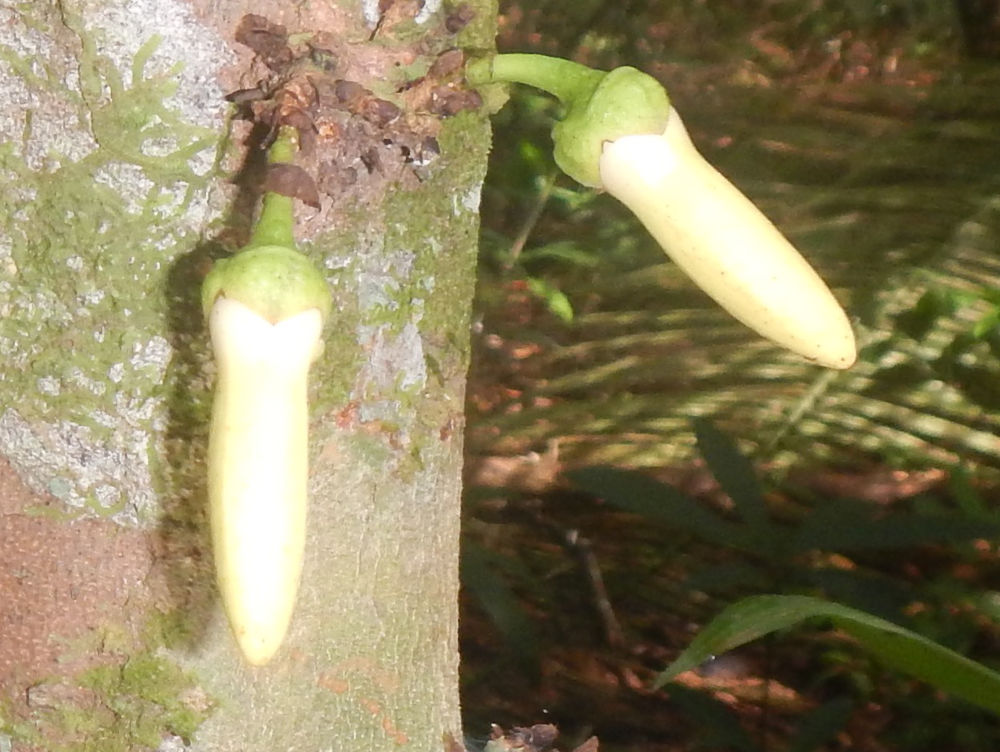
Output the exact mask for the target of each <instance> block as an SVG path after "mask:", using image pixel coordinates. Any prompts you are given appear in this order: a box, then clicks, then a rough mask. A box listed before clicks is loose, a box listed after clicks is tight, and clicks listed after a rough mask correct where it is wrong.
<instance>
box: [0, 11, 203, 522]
mask: <svg viewBox="0 0 1000 752" xmlns="http://www.w3.org/2000/svg"><path fill="white" fill-rule="evenodd" d="M64 20H65V23H66V24H67V25H68V26H69V27H70V28H71V29H72V30H73V31H75V32H76V33H77V34H78V37H79V45H80V47H79V50H78V51H77V52H76V58H77V61H78V67H77V68H76V70H75V71H68V70H60V69H59V66H58V65H57V64H55V63H52V64H49V65H46V66H41V65H37V64H35V61H34V60H33V59H32V58H31V57H30V56H28V55H26V54H24V53H22V52H19V51H18V50H16V49H12V48H9V47H0V60H2V61H3V62H4V63H6V67H7V69H8V72H9V74H10V75H13V76H16V77H18V78H20V80H21V84H22V85H23V86H24V87H25V88H26V89H27V90H29V91H34V92H37V94H38V96H40V97H42V98H44V99H45V101H47V102H56V103H58V107H59V108H62V109H63V110H67V111H69V112H75V114H76V117H77V118H78V120H79V122H80V123H81V124H84V125H85V128H84V129H83V130H81V131H79V132H77V133H73V134H69V135H68V136H67V137H66V139H65V140H60V141H51V138H52V134H51V132H50V131H45V132H40V127H41V126H40V120H39V116H37V114H36V116H34V117H27V116H26V117H25V123H24V138H23V139H22V142H21V143H20V144H18V143H16V142H14V141H8V142H7V143H5V144H2V145H0V176H2V177H3V179H4V180H5V182H6V184H7V186H8V188H7V190H6V191H5V201H4V202H3V203H2V204H0V238H2V239H3V240H4V241H5V242H4V243H3V244H0V248H2V247H3V245H6V246H7V248H8V249H9V255H6V254H4V253H3V252H2V251H0V308H2V311H0V313H2V316H0V353H2V354H3V356H4V358H5V366H6V367H5V374H4V379H3V381H2V387H0V390H2V391H0V402H2V403H3V404H4V405H6V406H9V407H12V408H13V409H15V410H16V412H17V415H18V416H19V417H20V419H22V420H23V421H24V422H25V423H26V424H27V425H31V426H37V425H40V424H44V425H47V426H49V427H50V429H51V432H52V433H54V434H59V435H60V436H61V437H63V438H62V439H57V441H63V442H64V443H72V442H74V441H84V442H85V443H90V442H93V443H94V444H96V445H98V446H100V447H101V448H102V451H104V452H105V454H106V456H107V460H106V462H105V463H104V466H103V467H102V466H101V463H91V467H90V474H89V476H88V477H86V478H82V477H81V476H80V473H79V472H78V471H77V470H75V469H74V467H73V466H72V462H70V463H69V464H67V460H66V458H65V455H66V454H67V453H68V452H70V453H71V452H72V450H67V448H66V446H62V447H56V446H51V444H50V445H49V446H48V447H47V449H46V450H43V451H49V452H51V454H50V455H48V456H45V457H42V458H40V461H41V463H42V464H44V465H46V467H47V470H45V471H43V473H44V474H49V475H53V474H55V475H58V476H59V478H60V479H61V480H63V481H66V482H68V485H69V488H68V490H67V492H66V493H65V494H62V495H61V498H63V499H64V501H66V502H67V503H69V504H70V505H71V506H74V507H77V508H83V507H89V509H88V512H89V513H98V514H101V515H104V516H112V517H115V518H116V519H122V520H125V519H130V520H136V519H140V518H143V517H145V518H147V519H148V518H150V517H151V516H152V513H153V509H152V506H153V505H152V496H151V490H150V489H149V488H148V486H149V483H150V481H149V478H148V476H149V473H148V462H147V459H148V457H149V456H150V453H151V449H150V447H149V446H148V445H144V443H143V440H142V439H141V438H140V437H142V436H149V435H153V434H154V433H155V432H154V431H153V427H154V426H155V425H156V424H157V423H158V422H162V421H163V420H164V417H163V416H164V413H165V410H166V408H165V405H166V403H167V400H168V398H169V395H171V394H172V384H171V383H170V381H169V378H170V376H169V373H168V370H167V367H168V363H169V361H170V357H171V347H170V344H169V343H168V342H167V340H166V339H165V338H164V337H163V333H164V332H165V331H168V330H169V328H170V327H169V326H168V322H169V318H170V315H171V303H172V301H171V300H169V299H168V294H167V289H168V287H169V285H168V281H169V279H168V277H169V273H170V269H171V265H172V263H173V260H174V258H175V257H176V256H177V255H178V254H179V253H181V252H182V251H184V250H186V249H189V248H191V247H193V246H194V245H195V244H196V243H197V242H198V230H199V229H200V228H195V227H193V226H192V225H193V223H192V222H191V220H190V219H189V218H188V217H187V216H186V212H187V211H188V209H189V207H190V206H191V203H192V201H193V200H194V199H195V197H196V196H198V195H199V194H201V193H203V192H204V191H205V189H206V187H207V185H208V181H209V179H210V177H211V176H210V175H208V174H198V172H197V171H196V169H195V166H194V162H193V161H192V160H193V158H194V157H196V156H199V155H201V156H204V155H202V152H204V151H206V150H210V149H212V148H214V147H216V145H217V144H218V142H219V136H220V134H218V133H216V132H214V131H212V130H210V129H207V128H204V127H201V126H197V125H192V124H189V123H187V122H185V121H184V119H183V118H182V117H181V115H180V114H179V113H178V112H177V111H175V110H174V109H172V108H171V106H169V104H168V100H169V99H170V97H171V96H172V95H173V94H174V93H175V92H176V91H177V80H176V74H177V72H178V68H177V67H174V68H171V69H169V70H165V71H161V72H156V73H149V72H148V71H147V68H149V67H150V66H149V60H150V56H151V55H152V54H153V52H154V51H155V50H156V48H157V46H158V45H159V44H160V42H159V40H158V39H157V38H156V37H153V38H151V39H149V40H148V41H147V42H146V43H145V44H144V45H143V46H142V47H141V48H140V49H139V50H138V52H137V53H136V54H135V56H134V59H133V61H132V65H131V71H130V72H129V73H130V75H129V76H128V78H129V80H128V81H126V80H125V79H124V78H123V76H122V74H121V73H120V72H119V70H118V69H117V68H116V65H115V63H114V62H113V61H112V60H111V59H110V58H108V57H107V56H105V55H103V54H101V53H100V52H99V51H98V50H99V44H98V43H97V41H96V40H95V39H94V38H93V37H92V36H91V35H90V34H89V33H88V32H87V30H86V29H85V28H84V26H83V24H82V22H81V21H80V20H79V19H77V18H75V17H73V16H72V15H67V16H66V17H65V19H64ZM44 29H45V27H44V24H43V25H41V26H39V28H38V30H39V31H44ZM51 33H52V36H51V38H50V40H49V41H50V42H51V44H53V45H59V44H62V43H64V41H65V40H64V39H63V38H61V37H57V36H56V35H55V32H51ZM74 72H75V73H76V74H78V75H77V76H73V75H71V74H72V73H74ZM74 80H75V81H76V84H75V85H71V83H67V82H73V81H74ZM43 140H44V141H45V142H46V143H45V145H42V143H41V141H43ZM81 154H82V156H81ZM201 161H202V162H203V163H204V161H205V160H204V159H202V160H201ZM202 171H203V172H204V170H202ZM5 255H6V258H4V256H5ZM54 426H59V428H53V427H54ZM8 430H11V429H9V427H8ZM69 435H72V436H73V437H75V438H67V437H68V436H69ZM84 436H86V438H83V437H84ZM43 443H44V442H43ZM79 451H80V452H81V453H83V452H87V450H86V449H85V448H83V447H81V448H80V450H79ZM10 454H11V456H12V459H13V461H14V463H15V465H17V464H18V463H19V462H21V463H23V464H26V463H28V462H29V461H33V462H34V463H35V464H34V465H33V467H35V468H36V469H37V465H38V462H39V458H38V457H36V458H34V459H33V460H32V459H31V458H22V457H19V456H18V453H17V448H16V447H13V448H12V449H11V451H10ZM90 454H91V455H93V454H94V452H93V451H90ZM152 454H153V455H155V454H156V452H155V451H154V452H152ZM80 462H81V466H82V465H83V464H84V460H83V459H81V460H80ZM133 463H134V465H136V466H139V467H140V468H147V469H146V470H140V471H137V470H135V468H134V467H133V468H132V469H131V470H130V471H131V472H133V477H131V478H130V479H127V480H126V479H123V478H122V477H121V475H118V474H116V472H117V473H124V472H127V470H126V469H125V468H126V467H127V466H129V465H130V464H133ZM115 467H117V468H118V470H117V471H116V470H115V469H114V468H115ZM102 476H103V477H102ZM140 476H141V477H140ZM101 485H103V486H106V488H107V489H111V488H114V487H118V488H119V489H120V491H121V493H120V495H119V497H118V498H117V500H110V501H109V500H108V498H107V494H106V495H105V497H103V498H102V499H101V502H100V503H96V504H93V505H88V504H87V503H86V500H87V499H88V498H92V497H93V495H94V493H95V492H96V490H97V488H98V487H99V486H101ZM143 487H145V489H146V492H145V494H143V493H141V488H143ZM108 493H109V492H108Z"/></svg>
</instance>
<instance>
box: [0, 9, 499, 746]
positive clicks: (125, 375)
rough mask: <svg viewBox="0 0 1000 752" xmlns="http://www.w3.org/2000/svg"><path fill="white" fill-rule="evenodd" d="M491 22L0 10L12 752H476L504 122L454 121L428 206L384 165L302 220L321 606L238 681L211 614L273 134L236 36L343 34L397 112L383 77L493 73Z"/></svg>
mask: <svg viewBox="0 0 1000 752" xmlns="http://www.w3.org/2000/svg"><path fill="white" fill-rule="evenodd" d="M469 5H470V6H471V7H473V8H474V9H475V11H476V16H475V18H474V19H473V21H472V23H471V24H470V25H469V26H468V27H466V28H465V29H463V30H462V31H461V32H460V34H459V35H458V36H457V37H456V36H454V35H452V37H451V38H450V39H448V38H446V37H447V35H448V34H451V32H445V31H443V28H444V23H443V18H444V15H445V14H446V13H447V12H448V10H449V9H448V8H446V7H441V3H435V2H431V0H427V2H424V3H422V4H419V3H413V4H408V3H406V2H403V0H400V1H399V2H397V3H395V4H394V5H393V7H394V8H395V10H394V11H393V8H390V12H395V13H396V14H397V17H396V18H394V19H392V22H393V24H396V28H397V29H399V30H401V31H399V33H398V34H392V33H383V31H384V29H380V31H379V32H378V33H377V34H376V36H375V38H374V40H371V39H370V38H371V37H372V31H373V26H374V24H375V23H377V21H378V3H376V2H367V0H364V1H362V0H339V2H334V0H327V1H326V2H318V1H317V2H311V1H304V2H296V3H282V2H259V3H247V2H239V1H238V0H211V1H208V0H206V1H205V2H195V1H194V0H192V1H191V2H183V1H182V0H63V1H62V2H57V0H51V1H48V0H47V1H46V2H13V1H11V0H0V105H2V106H0V172H2V174H3V178H4V181H5V184H6V186H5V190H4V193H5V197H4V199H5V200H4V202H3V205H2V206H0V352H2V353H3V357H4V363H5V368H4V370H3V373H2V374H0V454H2V455H3V458H4V460H5V461H4V462H3V463H2V464H0V541H2V542H0V603H2V604H3V605H2V606H0V634H3V635H4V639H3V640H2V641H0V748H7V749H9V748H13V749H14V750H21V749H23V750H30V749H66V750H91V749H92V750H102V751H108V750H119V749H120V750H131V749H156V748H160V749H163V750H168V749H192V750H204V751H206V752H208V751H209V750H210V751H212V752H223V751H228V750H233V751H234V752H235V751H236V750H240V751H241V752H252V751H256V750H261V751H263V750H348V749H350V750H380V749H407V748H409V749H420V750H427V749H440V748H441V747H442V744H443V739H444V738H446V736H448V735H451V736H454V737H455V738H458V739H460V738H461V726H460V719H459V705H458V652H457V618H458V615H457V592H458V529H459V498H460V483H461V472H460V471H461V467H460V466H461V460H462V427H463V417H462V416H463V400H464V384H465V371H466V367H467V361H468V346H467V341H468V324H469V310H470V301H471V297H472V290H473V284H474V279H473V275H474V265H475V252H476V237H477V227H478V200H479V190H480V186H481V182H482V178H483V174H484V172H485V163H486V153H487V150H488V144H489V131H488V123H487V122H486V119H485V116H484V115H483V114H482V113H478V112H475V111H472V110H467V111H462V112H460V113H459V114H457V115H456V116H455V117H452V118H448V119H447V120H444V121H443V122H442V123H441V124H440V130H439V132H438V133H437V141H438V143H439V144H440V156H438V157H436V158H434V159H433V160H432V161H429V164H427V165H422V166H421V168H422V169H421V171H420V173H419V175H418V176H417V177H416V179H414V175H413V174H411V173H407V175H406V178H407V179H406V180H403V179H402V178H400V179H398V180H397V179H396V177H397V176H396V175H395V173H394V172H393V169H394V166H393V165H392V164H389V165H388V167H386V169H385V170H383V172H384V173H386V174H381V175H374V176H373V177H372V178H371V180H369V181H368V182H367V183H366V182H365V178H364V173H363V172H362V179H359V180H358V184H357V187H356V188H352V187H350V186H348V187H346V188H343V189H342V190H340V192H339V193H338V194H337V195H332V194H331V195H327V196H325V197H324V202H323V207H322V208H321V209H320V210H319V211H314V210H311V209H303V210H302V212H301V216H300V218H299V219H300V221H299V227H298V231H297V232H298V236H299V239H300V245H301V246H302V248H303V250H305V251H306V252H307V254H308V255H309V256H310V257H311V258H313V259H314V260H315V261H316V263H317V264H318V265H319V266H320V268H321V269H323V271H324V274H325V276H326V277H327V280H328V282H329V284H330V287H331V290H332V292H333V295H334V313H333V315H332V316H331V320H330V322H329V323H328V325H327V328H326V331H325V340H326V348H325V351H324V354H323V355H322V356H321V358H320V359H319V360H318V362H317V364H316V365H315V366H314V368H313V371H312V375H311V379H312V386H311V415H312V428H311V441H310V445H311V475H310V509H309V537H308V542H307V551H306V561H305V569H304V574H303V578H302V586H301V590H300V593H299V598H298V603H297V606H296V611H295V615H294V617H293V622H292V626H291V629H290V632H289V635H288V637H287V638H286V642H285V644H284V646H283V647H282V649H281V650H280V652H279V654H278V656H277V657H276V658H275V659H274V661H273V662H272V663H270V664H268V665H267V666H265V667H262V668H253V667H250V666H248V665H247V664H245V663H244V662H243V660H242V659H241V657H240V655H239V653H238V650H237V648H236V645H235V642H234V641H233V639H232V638H231V635H230V634H229V627H228V625H227V623H226V621H225V618H224V616H223V614H222V612H221V609H220V607H219V604H218V602H217V598H216V594H215V585H214V574H213V571H212V564H211V552H210V550H209V547H208V531H207V529H206V516H205V509H204V507H205V468H204V453H205V442H206V438H207V436H206V433H207V422H208V420H207V419H208V414H209V409H210V404H211V384H212V374H213V365H212V362H211V354H210V351H209V347H208V342H207V333H206V330H205V327H204V324H203V322H202V320H201V314H200V309H199V300H198V293H199V290H198V287H199V284H200V280H201V278H202V277H203V276H204V273H205V271H206V269H207V268H208V265H209V264H210V263H211V258H213V257H217V256H219V255H221V253H222V249H223V247H224V246H227V247H230V248H231V247H235V246H238V245H239V242H235V243H234V242H232V241H231V239H230V236H236V237H237V239H238V238H239V236H240V233H241V232H245V229H246V224H247V216H246V215H247V207H248V206H250V200H251V199H252V197H253V191H252V190H250V189H249V188H248V187H247V186H245V185H242V184H240V181H239V180H238V179H237V178H239V177H240V176H241V175H242V174H243V173H242V172H241V170H240V168H241V165H243V164H245V163H246V159H245V144H246V142H247V141H248V137H249V133H248V128H247V126H246V125H245V124H240V123H233V122H230V108H229V105H228V104H227V103H226V102H225V101H224V99H223V96H224V94H225V93H226V91H230V90H233V89H236V88H240V87H241V86H245V85H248V84H247V78H248V77H249V78H252V76H253V75H254V74H255V68H254V65H255V63H254V61H253V55H252V53H251V52H250V51H249V50H247V49H246V48H241V47H240V46H239V45H238V44H236V43H235V42H234V41H233V31H234V29H235V27H236V24H237V23H238V22H239V19H240V18H241V17H242V15H243V14H244V13H246V12H254V13H258V14H261V15H263V16H266V17H267V18H268V19H270V20H271V21H274V22H276V23H281V24H284V25H285V26H286V27H287V29H288V30H289V31H290V32H316V31H322V32H324V33H327V34H328V35H329V36H330V37H331V38H333V39H335V40H336V41H337V44H338V45H340V46H339V47H338V54H341V56H342V58H343V59H344V60H347V62H346V63H345V65H346V66H347V67H346V68H345V71H346V73H345V74H344V75H345V76H347V75H350V76H351V78H352V79H354V80H359V81H362V82H363V83H366V84H370V85H371V86H372V87H373V88H377V86H378V85H379V80H380V78H385V77H386V76H388V75H389V74H387V73H386V71H402V72H401V73H400V74H399V75H401V76H408V77H410V78H413V79H419V77H420V76H421V75H422V73H423V72H426V69H427V65H428V64H429V62H430V61H432V60H433V57H432V56H428V55H427V54H422V53H421V50H426V49H432V50H439V49H440V48H441V47H442V46H443V45H445V44H451V45H454V46H462V45H470V46H475V47H487V46H489V45H490V44H491V43H492V33H493V23H494V21H495V18H496V7H495V3H492V2H490V1H489V0H482V1H481V2H472V3H469ZM383 26H384V27H385V28H392V24H388V25H383ZM404 32H405V33H404ZM378 34H383V35H382V36H378ZM424 58H427V59H424ZM392 75H395V73H393V74H392ZM252 84H253V82H252V81H251V82H250V85H252ZM380 93H381V92H380ZM387 148H389V147H387ZM345 153H346V152H345ZM341 156H342V155H341ZM383 161H384V159H383ZM334 162H335V160H334ZM339 167H343V165H340V166H339ZM354 167H358V168H359V169H360V168H361V166H360V165H355V166H354ZM332 168H334V169H335V168H338V165H336V164H333V163H332ZM400 174H402V173H400ZM379 180H381V182H378V181H379ZM365 191H367V193H365ZM11 745H12V746H11Z"/></svg>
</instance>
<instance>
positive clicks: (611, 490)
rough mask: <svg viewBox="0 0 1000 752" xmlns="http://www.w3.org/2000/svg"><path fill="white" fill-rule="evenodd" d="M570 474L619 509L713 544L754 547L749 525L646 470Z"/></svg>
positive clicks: (601, 469) (596, 469)
mask: <svg viewBox="0 0 1000 752" xmlns="http://www.w3.org/2000/svg"><path fill="white" fill-rule="evenodd" d="M567 475H568V476H569V479H570V480H571V481H572V482H573V483H575V484H576V485H577V487H579V488H580V489H581V490H583V491H586V492H587V493H590V494H593V495H594V496H599V497H601V498H602V499H604V500H605V501H607V502H608V503H609V504H614V505H615V506H616V507H618V508H619V509H624V510H626V511H629V512H633V513H635V514H639V515H642V516H643V517H645V518H647V519H649V520H652V521H654V522H659V523H661V524H663V525H665V526H667V527H671V528H675V529H678V530H686V531H688V532H690V533H692V534H694V535H696V536H698V537H699V538H701V539H703V540H705V541H708V542H709V543H716V544H718V545H720V546H726V547H731V548H742V549H744V550H752V549H753V541H752V539H751V537H750V536H749V535H747V530H746V529H745V528H743V527H742V526H740V525H735V524H733V523H732V522H728V521H726V520H724V519H723V518H722V517H720V516H719V515H717V514H715V513H714V512H712V511H711V510H709V509H707V508H706V507H704V506H702V505H701V504H699V503H698V502H697V501H695V500H694V499H692V498H690V497H689V496H685V495H684V494H683V493H681V492H680V491H678V490H677V489H676V488H673V487H672V486H668V485H667V484H666V483H660V482H659V481H656V480H653V479H652V478H648V477H646V476H645V475H643V474H642V473H637V472H633V471H630V470H619V469H618V468H613V467H585V468H581V469H580V470H573V471H571V472H569V473H568V474H567Z"/></svg>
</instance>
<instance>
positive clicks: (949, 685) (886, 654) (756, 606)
mask: <svg viewBox="0 0 1000 752" xmlns="http://www.w3.org/2000/svg"><path fill="white" fill-rule="evenodd" d="M819 617H822V618H826V619H829V620H830V621H832V622H833V624H834V625H835V626H836V627H838V628H840V629H842V630H844V631H845V632H847V633H848V634H850V635H852V636H853V637H854V638H855V639H857V640H858V642H860V643H861V644H862V645H863V646H864V647H866V648H867V649H868V650H869V651H871V653H872V654H873V655H875V656H877V657H878V658H879V659H881V660H882V661H883V662H884V663H886V664H888V665H889V666H892V667H893V668H896V669H898V670H900V671H903V672H905V673H907V674H909V675H911V676H913V677H916V678H917V679H921V680H923V681H926V682H928V683H929V684H932V685H933V686H935V687H937V688H938V689H941V690H944V691H946V692H950V693H951V694H953V695H955V696H957V697H961V698H962V699H964V700H967V701H968V702H971V703H973V704H974V705H978V706H979V707H982V708H986V709H987V710H991V711H993V712H994V713H1000V673H997V672H996V671H992V670H990V669H988V668H986V667H985V666H983V665H981V664H979V663H976V662H975V661H973V660H970V659H969V658H966V657H965V656H962V655H959V654H958V653H956V652H954V651H953V650H949V649H948V648H945V647H943V646H941V645H938V644H937V643H936V642H933V641H931V640H929V639H927V638H926V637H923V636H921V635H918V634H917V633H915V632H911V631H910V630H908V629H904V628H903V627H901V626H899V625H898V624H893V623H892V622H890V621H886V620H884V619H879V618H877V617H874V616H872V615H870V614H866V613H865V612H863V611H858V610H856V609H853V608H848V607H847V606H842V605H840V604H839V603H830V602H828V601H823V600H820V599H818V598H810V597H807V596H801V595H758V596H754V597H751V598H745V599H743V600H741V601H739V602H737V603H734V604H733V605H731V606H729V607H728V608H726V609H725V610H724V611H723V612H722V613H721V614H719V615H718V616H716V617H715V619H713V620H712V622H711V623H709V624H708V625H707V626H706V627H705V628H704V629H702V631H701V632H700V633H699V634H698V636H697V637H695V638H694V640H693V641H692V642H691V644H690V645H689V646H688V648H687V649H686V650H685V651H684V652H683V653H681V655H680V656H679V657H678V658H677V660H675V661H674V662H673V663H672V664H670V666H668V667H667V668H666V670H665V671H664V672H663V673H662V674H660V676H659V677H658V678H657V680H656V685H655V686H656V687H662V686H663V685H664V684H666V683H667V682H668V681H670V680H671V679H672V678H674V677H675V676H677V675H678V674H680V673H683V672H684V671H689V670H690V669H693V668H695V667H697V666H699V665H700V664H701V663H702V662H704V661H705V660H707V659H708V658H709V657H711V656H713V655H717V654H720V653H724V652H726V651H727V650H732V649H733V648H736V647H739V646H740V645H745V644H746V643H748V642H751V641H752V640H755V639H757V638H758V637H762V636H764V635H766V634H770V633H771V632H776V631H777V630H779V629H785V628H787V627H791V626H794V625H796V624H798V623H800V622H802V621H805V620H806V619H813V618H819Z"/></svg>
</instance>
